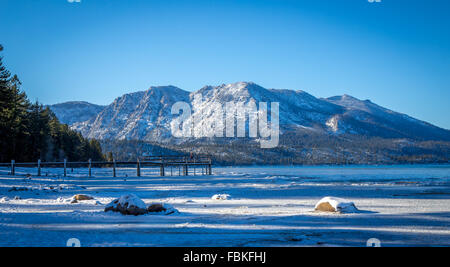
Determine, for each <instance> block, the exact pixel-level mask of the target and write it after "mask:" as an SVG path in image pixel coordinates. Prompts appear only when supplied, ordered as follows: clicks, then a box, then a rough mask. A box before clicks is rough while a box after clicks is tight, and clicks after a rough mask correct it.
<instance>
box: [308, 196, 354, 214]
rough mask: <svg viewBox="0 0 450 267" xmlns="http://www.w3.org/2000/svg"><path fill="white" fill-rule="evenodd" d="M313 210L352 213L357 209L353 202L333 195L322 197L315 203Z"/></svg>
mask: <svg viewBox="0 0 450 267" xmlns="http://www.w3.org/2000/svg"><path fill="white" fill-rule="evenodd" d="M315 210H316V211H322V212H339V213H353V212H357V211H358V209H357V208H356V206H355V204H354V203H353V202H350V201H347V200H345V199H342V198H335V197H325V198H323V199H322V200H320V201H319V202H318V203H317V205H316V207H315Z"/></svg>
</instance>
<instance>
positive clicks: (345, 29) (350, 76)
mask: <svg viewBox="0 0 450 267" xmlns="http://www.w3.org/2000/svg"><path fill="white" fill-rule="evenodd" d="M449 14H450V1H448V0H432V1H426V0H382V3H369V2H368V1H367V0H328V1H327V0H303V1H302V0H296V1H294V0H292V1H286V0H258V1H249V0H239V1H237V0H214V1H213V0H209V1H203V0H198V1H187V0H186V1H181V0H179V1H176V0H161V1H152V0H82V2H81V3H69V2H68V1H67V0H1V2H0V43H1V44H3V45H4V46H5V52H4V53H3V55H4V57H5V62H6V64H7V66H8V67H9V68H10V69H11V70H12V71H13V72H14V73H17V74H18V75H19V77H20V78H21V80H22V81H23V85H24V90H25V91H26V92H27V94H28V95H29V97H30V99H31V100H36V99H38V100H39V101H40V102H43V103H45V104H53V103H58V102H64V101H70V100H85V101H89V102H93V103H97V104H109V103H110V102H112V101H113V99H114V98H116V97H118V96H121V95H122V94H124V93H128V92H134V91H140V90H144V89H147V88H148V87H150V86H152V85H169V84H170V85H175V86H178V87H180V88H183V89H185V90H189V91H193V90H197V89H199V88H201V87H202V86H204V85H219V84H222V83H231V82H237V81H253V82H256V83H258V84H260V85H262V86H264V87H266V88H288V89H302V90H305V91H307V92H309V93H311V94H313V95H315V96H317V97H329V96H334V95H341V94H349V95H353V96H355V97H358V98H361V99H370V100H372V101H373V102H375V103H378V104H380V105H382V106H385V107H388V108H391V109H393V110H396V111H399V112H403V113H407V114H409V115H412V116H414V117H416V118H419V119H422V120H426V121H429V122H431V123H434V124H436V125H438V126H441V127H444V128H447V129H450V119H449V117H448V115H449V114H450V103H449V100H450V16H449Z"/></svg>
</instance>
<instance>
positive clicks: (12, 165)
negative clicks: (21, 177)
mask: <svg viewBox="0 0 450 267" xmlns="http://www.w3.org/2000/svg"><path fill="white" fill-rule="evenodd" d="M11 175H12V176H15V175H16V161H15V160H11Z"/></svg>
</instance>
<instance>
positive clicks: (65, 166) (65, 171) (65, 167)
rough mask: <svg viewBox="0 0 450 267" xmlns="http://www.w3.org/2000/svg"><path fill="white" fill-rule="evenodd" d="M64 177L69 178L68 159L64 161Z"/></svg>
mask: <svg viewBox="0 0 450 267" xmlns="http://www.w3.org/2000/svg"><path fill="white" fill-rule="evenodd" d="M64 177H67V159H64Z"/></svg>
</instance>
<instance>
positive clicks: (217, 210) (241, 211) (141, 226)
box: [0, 165, 450, 246]
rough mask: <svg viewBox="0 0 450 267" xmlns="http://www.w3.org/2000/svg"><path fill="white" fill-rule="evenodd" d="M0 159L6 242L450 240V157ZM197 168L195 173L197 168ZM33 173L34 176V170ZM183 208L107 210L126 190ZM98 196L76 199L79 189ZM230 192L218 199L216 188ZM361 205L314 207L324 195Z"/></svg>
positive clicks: (0, 227)
mask: <svg viewBox="0 0 450 267" xmlns="http://www.w3.org/2000/svg"><path fill="white" fill-rule="evenodd" d="M141 172H142V177H136V169H135V168H121V169H119V170H118V172H117V176H118V177H116V178H113V177H112V170H111V169H93V170H92V175H93V177H92V178H88V177H87V174H88V170H87V169H73V172H72V170H71V169H69V170H68V177H66V178H64V177H62V174H63V170H62V169H43V170H42V175H43V176H42V177H36V176H35V175H36V173H37V170H36V169H35V168H34V169H33V168H17V169H16V174H17V175H18V176H16V177H12V176H9V175H8V173H9V169H8V168H0V215H1V216H0V246H65V245H66V242H67V240H68V239H70V238H77V239H79V240H80V242H81V245H82V246H365V245H366V242H367V240H368V239H370V238H377V239H379V240H380V241H381V242H382V245H383V246H424V245H431V246H433V245H434V246H449V245H450V179H449V178H450V166H449V165H410V166H356V167H355V166H346V167H333V166H325V167H232V168H226V167H218V168H214V169H213V172H214V175H213V176H202V175H201V173H202V171H201V169H197V170H196V174H197V175H196V176H194V175H190V176H188V177H184V176H178V169H172V170H170V169H168V170H166V174H168V175H170V174H171V173H172V174H173V175H174V176H166V177H159V176H158V175H159V169H142V171H141ZM191 174H193V173H191ZM27 175H31V179H28V178H27ZM130 193H132V194H136V195H137V196H138V197H139V198H141V199H142V200H144V202H145V203H147V204H151V203H168V204H171V205H172V206H174V208H176V209H177V210H179V213H177V214H173V215H169V216H163V215H144V216H139V217H135V216H131V217H129V216H123V215H119V214H111V213H105V212H103V209H104V207H105V205H106V204H108V203H109V202H110V201H112V200H113V199H115V198H118V197H120V196H121V195H124V194H130ZM76 194H87V195H90V196H93V197H95V200H92V201H85V202H80V203H78V204H71V203H70V201H68V200H70V199H71V197H72V196H73V195H76ZM217 194H224V195H225V194H228V195H231V196H232V198H230V199H228V200H224V201H214V200H212V199H211V197H212V196H213V195H217ZM327 196H330V197H337V198H344V199H347V200H349V201H352V202H354V203H355V205H356V206H357V207H358V209H359V210H361V212H360V213H356V214H330V213H317V212H314V207H315V205H316V203H317V202H318V201H319V200H320V199H322V198H324V197H327Z"/></svg>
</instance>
